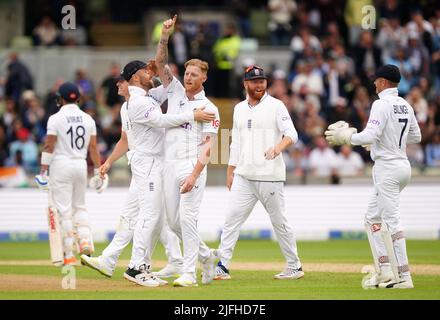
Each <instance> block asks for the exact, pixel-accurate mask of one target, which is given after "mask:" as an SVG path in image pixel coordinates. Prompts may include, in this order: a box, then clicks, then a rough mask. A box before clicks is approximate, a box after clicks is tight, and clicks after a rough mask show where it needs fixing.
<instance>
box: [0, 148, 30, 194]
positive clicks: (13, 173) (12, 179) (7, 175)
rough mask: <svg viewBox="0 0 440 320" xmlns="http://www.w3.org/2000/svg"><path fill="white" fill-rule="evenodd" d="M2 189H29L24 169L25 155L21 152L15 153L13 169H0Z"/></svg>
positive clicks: (0, 185)
mask: <svg viewBox="0 0 440 320" xmlns="http://www.w3.org/2000/svg"><path fill="white" fill-rule="evenodd" d="M0 169H1V170H0V171H1V173H0V187H6V188H22V187H29V181H28V178H27V175H26V172H25V170H24V168H23V153H22V151H21V150H17V151H16V152H15V158H14V161H13V168H11V167H9V168H0Z"/></svg>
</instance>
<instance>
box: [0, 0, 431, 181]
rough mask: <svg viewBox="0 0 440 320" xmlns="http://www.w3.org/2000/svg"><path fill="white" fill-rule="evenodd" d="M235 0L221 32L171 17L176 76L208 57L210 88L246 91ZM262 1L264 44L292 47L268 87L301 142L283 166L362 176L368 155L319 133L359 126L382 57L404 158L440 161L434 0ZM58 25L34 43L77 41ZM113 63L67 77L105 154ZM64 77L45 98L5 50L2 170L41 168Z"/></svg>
mask: <svg viewBox="0 0 440 320" xmlns="http://www.w3.org/2000/svg"><path fill="white" fill-rule="evenodd" d="M231 2H232V3H233V8H234V10H235V11H234V12H235V14H236V19H235V21H234V23H230V24H228V25H226V26H225V27H224V28H223V31H222V33H221V34H216V33H215V29H214V28H213V26H212V25H210V24H209V23H202V24H199V25H197V26H196V27H194V25H193V24H185V21H183V20H181V19H180V20H178V24H177V25H176V28H175V31H174V33H173V35H172V36H171V38H170V41H169V54H170V60H171V62H172V69H173V72H174V73H175V75H176V76H182V75H183V63H184V62H185V61H186V60H188V59H189V58H191V57H198V58H201V59H203V60H206V61H208V62H209V63H210V66H211V70H210V74H209V75H208V78H209V80H208V82H207V84H206V88H205V90H206V92H207V95H208V96H211V97H221V98H230V99H231V101H235V100H239V99H244V95H243V94H244V93H243V90H242V84H241V81H242V78H241V77H242V75H241V74H238V75H237V74H236V73H235V69H236V66H237V64H239V65H240V67H243V68H245V67H247V66H248V65H250V64H254V63H256V64H258V61H253V60H252V59H242V60H238V57H239V53H240V45H241V41H242V39H243V38H247V37H249V36H250V35H251V30H252V28H253V26H252V24H251V22H250V19H249V15H248V14H247V13H246V12H245V11H246V9H245V7H243V3H245V4H246V3H247V2H246V1H244V2H237V1H231ZM260 2H261V1H260ZM260 2H258V3H260ZM263 3H264V5H265V7H266V8H267V11H268V16H269V19H268V30H269V34H268V39H267V44H268V45H273V46H281V47H284V50H286V49H288V50H290V53H291V61H290V66H289V67H288V68H287V69H282V68H280V67H279V66H278V65H277V61H273V63H272V65H271V66H270V68H269V69H268V68H266V71H267V72H268V73H269V74H270V80H269V89H268V90H269V93H270V94H271V95H273V96H274V97H276V98H278V99H281V100H282V101H283V102H284V103H285V105H286V106H287V108H288V110H289V112H290V115H291V117H292V119H293V122H294V124H295V127H296V129H297V131H298V134H299V139H300V141H299V142H298V143H297V144H295V145H293V146H291V147H290V148H289V150H287V151H286V152H285V153H284V155H283V156H284V158H285V161H286V165H287V170H288V172H289V173H288V174H289V175H291V176H295V177H305V176H306V175H313V176H318V177H329V178H331V179H332V181H333V180H334V181H337V179H338V178H339V177H341V176H357V175H362V174H363V173H364V170H365V163H366V162H370V161H371V160H370V157H369V152H368V151H367V150H365V149H364V148H362V147H356V148H353V149H351V148H350V147H348V146H344V147H342V148H329V147H328V145H327V143H326V141H325V139H324V138H323V133H324V131H325V128H326V127H327V126H328V125H329V124H331V123H333V122H335V121H338V120H345V121H347V122H349V123H350V124H351V125H352V126H354V127H356V128H357V129H358V131H361V130H362V129H363V128H364V127H365V125H366V122H367V119H368V116H369V112H370V108H371V104H372V102H373V101H374V100H375V99H377V97H376V95H375V89H374V86H373V84H372V81H371V80H370V77H371V75H372V74H373V73H374V71H375V70H376V69H377V68H378V67H379V66H381V65H383V64H388V63H389V64H394V65H396V66H398V67H399V68H400V70H401V73H402V81H401V83H400V85H399V93H400V95H401V96H403V97H405V98H406V99H407V100H408V102H409V103H410V104H411V105H412V106H413V107H414V110H415V112H416V118H417V120H418V122H419V125H420V127H421V130H422V137H423V138H422V142H421V144H419V145H411V146H408V157H409V159H410V162H411V163H412V165H413V166H417V167H419V168H421V169H424V168H426V167H440V111H439V110H440V94H439V93H440V5H439V4H437V3H436V2H435V1H434V2H431V1H427V2H426V3H428V5H425V6H420V5H415V4H413V2H412V1H407V2H403V1H398V0H384V1H372V0H344V1H340V0H315V1H307V2H306V1H294V0H268V1H265V2H263ZM431 3H432V4H433V5H432V6H431ZM260 5H261V4H260ZM368 5H374V6H375V8H376V9H377V10H376V15H377V16H376V18H375V19H370V21H369V23H370V24H371V23H372V24H371V25H370V27H371V28H367V29H366V28H365V26H364V27H362V23H363V19H364V18H365V16H364V15H362V14H359V13H360V12H362V8H363V7H364V6H368ZM409 5H411V6H410V7H408V6H409ZM409 9H410V10H409ZM364 22H365V21H364ZM159 27H160V25H159ZM54 28H55V29H56V26H55V25H54V24H53V21H52V22H51V21H50V18H48V17H45V18H43V20H42V21H41V23H40V24H38V25H37V26H36V27H35V29H34V32H33V34H34V40H35V44H36V45H56V44H57V43H58V44H60V43H64V44H66V43H70V44H72V43H78V44H80V43H82V40H81V41H80V40H79V39H81V37H80V36H78V35H79V33H78V34H76V35H75V39H76V40H72V39H73V38H71V39H70V40H68V39H69V37H68V36H66V35H63V34H62V33H61V32H60V31H59V30H56V31H50V30H51V29H54ZM159 32H160V30H159ZM157 33H158V30H156V28H155V30H152V40H153V42H154V41H155V39H156V40H157ZM159 34H160V33H159ZM155 35H156V38H155ZM72 37H73V36H72ZM66 39H67V40H66ZM84 41H86V40H84ZM120 68H121V66H120V65H118V64H116V63H113V64H112V65H111V66H110V68H109V72H108V75H107V76H106V77H105V78H104V79H103V80H102V82H101V83H94V82H93V81H92V80H91V79H90V77H89V75H88V74H87V70H83V69H79V70H77V71H76V73H75V75H72V78H74V79H73V80H74V82H75V83H76V84H77V85H78V86H79V87H80V89H81V92H82V95H83V97H82V100H81V108H83V109H84V110H85V111H86V112H88V113H90V114H91V115H92V116H93V117H94V118H95V120H96V123H97V126H98V135H99V137H100V141H99V143H100V149H101V152H102V155H103V157H104V158H105V156H106V155H107V154H108V153H109V152H110V150H111V149H112V147H113V145H114V144H115V143H116V142H117V140H118V138H119V135H120V131H119V130H120V119H119V108H120V105H121V103H122V100H121V97H119V96H118V95H117V89H116V85H115V83H116V78H117V76H118V75H119V73H120ZM64 80H72V79H58V80H57V82H56V83H54V85H53V87H52V88H50V90H49V91H48V93H47V95H46V96H44V97H39V96H37V95H36V94H35V93H34V91H33V88H34V84H33V76H32V74H31V73H30V72H29V69H28V68H27V67H26V65H25V64H24V63H23V62H21V61H20V58H19V56H18V55H17V54H16V53H11V54H10V56H9V63H8V65H7V76H6V79H5V81H4V82H3V83H0V93H1V94H0V96H2V97H3V98H2V99H3V101H2V104H3V105H4V108H3V109H4V110H3V111H1V108H0V146H1V148H0V167H14V166H19V167H22V168H23V170H24V171H25V172H27V173H33V172H36V170H37V169H38V161H39V159H38V157H39V153H38V150H39V148H41V143H42V142H43V139H44V136H45V128H46V122H47V119H48V117H49V116H50V115H51V114H53V113H54V112H56V111H57V106H56V95H55V93H56V90H57V88H58V86H59V85H60V83H62V82H63V81H64ZM233 104H234V103H233V102H231V106H232V105H233ZM0 184H1V181H0Z"/></svg>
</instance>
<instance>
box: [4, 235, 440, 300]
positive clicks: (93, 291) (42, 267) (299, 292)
mask: <svg viewBox="0 0 440 320" xmlns="http://www.w3.org/2000/svg"><path fill="white" fill-rule="evenodd" d="M208 245H210V246H211V247H216V246H217V243H209V244H208ZM105 246H106V244H104V243H101V244H97V245H96V251H97V252H98V253H100V252H101V251H102V249H103V248H104V247H105ZM407 247H408V254H409V258H410V265H411V267H412V268H413V281H414V285H415V289H412V290H389V289H388V290H385V289H376V290H364V289H362V287H361V280H362V278H363V277H364V276H365V274H362V273H361V267H362V266H363V265H372V261H371V258H370V251H369V247H368V242H367V241H361V240H352V241H343V240H334V241H313V242H312V241H310V242H298V250H299V254H300V257H301V259H302V263H303V265H304V271H305V273H306V275H305V277H304V278H303V279H300V280H294V281H292V280H286V281H280V280H274V279H273V278H272V277H273V275H274V274H275V273H277V272H279V271H281V269H280V268H279V266H280V265H282V263H283V257H282V255H281V253H280V250H279V247H278V244H277V243H275V242H272V241H254V240H252V241H244V240H240V241H239V242H238V244H237V247H236V250H235V254H234V260H233V264H232V267H231V275H232V277H233V279H232V280H230V281H214V282H213V283H212V284H210V285H206V286H204V285H201V284H199V287H197V288H174V287H172V286H166V287H161V288H144V287H141V286H136V285H134V284H132V283H130V282H128V281H126V280H125V279H123V278H122V274H123V272H124V269H125V268H124V267H122V266H121V267H118V268H117V269H116V271H115V274H114V276H113V278H111V279H107V278H105V277H103V276H101V275H100V274H98V273H97V272H96V271H94V270H91V269H89V268H86V267H75V269H74V271H75V273H76V289H63V288H62V281H63V277H65V276H66V274H63V273H62V269H61V268H56V267H52V266H49V265H47V262H48V257H49V251H48V244H47V243H45V242H34V243H24V242H23V243H19V242H17V243H0V299H73V300H74V299H152V300H162V299H166V300H244V299H246V300H247V299H251V300H275V299H276V300H300V299H310V300H316V299H318V300H327V299H332V300H339V299H342V300H351V299H355V300H359V299H360V300H388V299H393V300H395V299H398V300H400V299H404V300H407V299H411V300H414V299H427V300H431V299H432V300H440V241H408V242H407ZM130 252H131V248H127V249H126V250H125V251H124V253H123V255H122V256H121V259H123V260H128V259H129V257H130ZM153 259H154V260H156V261H160V262H161V263H162V264H163V263H164V261H165V254H164V250H163V248H162V247H161V246H160V245H158V247H157V249H156V252H155V253H154V257H153ZM154 260H153V261H154ZM234 263H235V265H236V266H237V268H236V269H234ZM250 263H252V264H250ZM259 263H261V265H264V266H265V268H258V266H259ZM245 265H248V267H243V266H245ZM319 265H324V269H323V270H322V268H321V269H319V270H318V269H317V266H319ZM326 265H328V266H332V267H336V268H337V269H338V268H339V267H342V268H339V269H338V271H326V270H325V266H326ZM345 265H346V266H350V267H351V269H347V270H343V266H345ZM253 266H257V268H255V269H259V270H252V269H253ZM307 266H309V267H310V269H312V271H311V270H308V269H307ZM340 269H341V270H340ZM332 270H333V269H332ZM352 270H358V272H353V271H352ZM172 280H173V279H171V281H172ZM17 281H19V282H20V285H17V283H18V282H17ZM23 281H24V283H23Z"/></svg>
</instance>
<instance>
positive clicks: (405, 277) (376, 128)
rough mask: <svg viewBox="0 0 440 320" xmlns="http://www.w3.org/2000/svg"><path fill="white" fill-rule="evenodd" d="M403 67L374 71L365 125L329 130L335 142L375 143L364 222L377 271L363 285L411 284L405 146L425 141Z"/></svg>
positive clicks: (338, 125) (330, 139)
mask: <svg viewBox="0 0 440 320" xmlns="http://www.w3.org/2000/svg"><path fill="white" fill-rule="evenodd" d="M400 79H401V76H400V71H399V69H398V68H397V67H396V66H393V65H385V66H383V67H381V68H379V69H378V70H377V72H376V74H375V80H374V85H375V86H376V93H377V94H378V95H379V99H378V100H376V101H374V103H373V105H372V107H371V112H370V117H369V119H368V123H367V126H366V128H365V129H364V130H363V131H362V132H360V133H356V129H355V128H349V127H348V124H347V123H345V122H343V121H339V122H337V123H334V124H332V125H330V126H329V128H328V130H327V131H326V132H325V135H326V139H327V141H328V142H329V143H330V144H331V145H342V144H352V145H364V146H365V145H371V158H372V159H373V161H374V166H373V172H372V175H373V182H374V193H373V196H372V198H371V200H370V203H369V205H368V208H367V212H366V214H365V225H366V230H367V235H368V238H369V242H370V246H371V251H372V254H373V259H374V264H375V267H376V273H375V274H374V275H373V276H372V277H371V278H370V279H368V280H367V281H365V282H364V283H363V286H365V287H380V288H400V289H407V288H413V287H414V285H413V282H412V278H411V274H410V270H409V263H408V256H407V253H406V243H405V238H404V235H403V231H402V226H401V225H400V213H399V194H400V192H401V191H402V190H403V189H404V188H405V186H406V185H407V184H408V182H409V180H410V178H411V166H410V163H409V161H408V158H407V155H406V145H407V144H411V143H419V142H420V141H421V133H420V128H419V126H418V124H417V120H416V118H415V116H414V110H413V108H412V107H411V105H409V104H408V102H407V101H405V99H403V98H401V97H399V95H398V91H397V87H398V84H399V82H400Z"/></svg>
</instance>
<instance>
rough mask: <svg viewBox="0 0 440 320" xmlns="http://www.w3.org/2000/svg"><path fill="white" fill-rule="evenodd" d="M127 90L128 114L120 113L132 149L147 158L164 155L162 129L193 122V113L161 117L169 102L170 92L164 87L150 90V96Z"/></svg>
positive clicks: (144, 92)
mask: <svg viewBox="0 0 440 320" xmlns="http://www.w3.org/2000/svg"><path fill="white" fill-rule="evenodd" d="M128 91H129V93H130V98H129V99H128V101H127V104H126V105H125V109H126V111H122V110H121V119H123V120H122V121H123V124H122V125H123V127H124V129H123V130H124V131H125V132H128V131H129V132H130V140H129V141H130V142H129V149H130V150H135V151H136V152H141V153H143V154H145V155H147V156H163V142H164V141H163V138H164V135H165V130H164V129H163V128H167V127H175V126H179V125H181V124H183V123H186V122H188V121H192V120H193V119H194V113H193V111H191V112H186V113H182V114H179V115H166V114H162V110H161V109H160V106H161V104H162V103H163V102H164V101H165V100H166V93H167V90H165V89H164V88H163V86H159V87H158V88H155V89H151V90H149V92H148V94H147V92H146V91H145V90H144V89H142V88H139V87H135V86H128ZM125 112H126V116H125V115H124V114H125ZM123 115H124V118H122V116H123ZM124 121H125V123H124ZM127 138H128V135H127Z"/></svg>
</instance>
